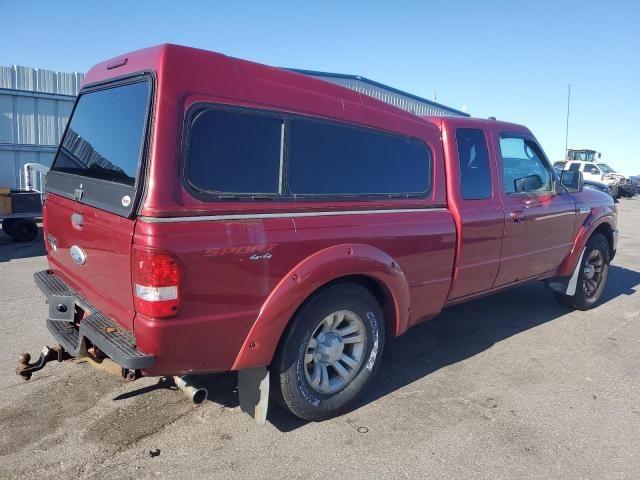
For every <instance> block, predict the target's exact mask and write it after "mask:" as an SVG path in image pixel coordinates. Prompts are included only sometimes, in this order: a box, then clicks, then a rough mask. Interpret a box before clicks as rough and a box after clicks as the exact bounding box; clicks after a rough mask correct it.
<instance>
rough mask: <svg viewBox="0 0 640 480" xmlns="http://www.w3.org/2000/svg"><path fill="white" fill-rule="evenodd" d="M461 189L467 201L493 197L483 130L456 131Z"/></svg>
mask: <svg viewBox="0 0 640 480" xmlns="http://www.w3.org/2000/svg"><path fill="white" fill-rule="evenodd" d="M456 144H457V147H458V162H459V165H460V188H461V190H462V198H463V199H465V200H480V199H483V198H490V197H491V186H492V182H491V168H490V165H489V151H488V149H487V141H486V139H485V136H484V132H483V131H482V130H478V129H476V128H459V129H457V130H456Z"/></svg>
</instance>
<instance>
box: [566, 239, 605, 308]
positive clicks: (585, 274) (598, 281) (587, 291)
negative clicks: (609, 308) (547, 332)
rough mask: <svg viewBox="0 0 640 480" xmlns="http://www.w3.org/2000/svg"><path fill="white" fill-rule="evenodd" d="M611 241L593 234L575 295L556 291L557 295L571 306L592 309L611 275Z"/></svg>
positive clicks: (583, 258) (583, 257)
mask: <svg viewBox="0 0 640 480" xmlns="http://www.w3.org/2000/svg"><path fill="white" fill-rule="evenodd" d="M610 261H611V255H610V253H609V242H608V241H607V239H606V237H605V236H604V235H602V234H600V233H596V234H595V235H592V236H591V238H589V240H588V241H587V245H586V247H585V251H584V255H583V256H582V262H581V263H580V270H579V274H578V281H577V285H576V292H575V294H574V295H572V296H569V295H563V294H561V293H558V292H554V295H555V297H556V298H557V299H558V301H560V303H562V304H563V305H566V306H567V307H569V308H576V309H578V310H590V309H592V308H593V307H595V306H596V305H597V304H598V302H599V301H600V299H601V298H602V293H603V292H604V289H605V287H606V284H607V278H608V276H609V262H610Z"/></svg>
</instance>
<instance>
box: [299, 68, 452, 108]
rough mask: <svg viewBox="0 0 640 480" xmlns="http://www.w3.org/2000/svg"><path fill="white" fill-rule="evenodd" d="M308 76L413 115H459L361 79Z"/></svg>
mask: <svg viewBox="0 0 640 480" xmlns="http://www.w3.org/2000/svg"><path fill="white" fill-rule="evenodd" d="M310 76H312V77H314V78H317V79H319V80H324V81H325V82H330V83H335V84H337V85H340V86H342V87H346V88H350V89H351V90H355V91H356V92H359V93H362V94H363V95H368V96H370V97H373V98H376V99H378V100H381V101H383V102H385V103H388V104H390V105H393V106H394V107H398V108H401V109H402V110H406V111H407V112H411V113H413V114H414V115H434V116H445V117H447V116H449V117H459V116H461V115H460V114H458V113H456V112H455V111H453V110H449V109H446V108H441V107H439V106H437V105H433V104H431V103H428V102H422V101H420V100H417V99H414V98H411V97H407V96H405V95H401V94H399V93H396V92H392V91H389V90H386V89H384V88H381V87H378V86H376V85H372V84H370V83H367V82H364V81H362V80H357V79H354V78H341V77H331V76H329V75H310Z"/></svg>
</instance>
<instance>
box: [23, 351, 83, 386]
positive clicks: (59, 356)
mask: <svg viewBox="0 0 640 480" xmlns="http://www.w3.org/2000/svg"><path fill="white" fill-rule="evenodd" d="M69 358H71V355H69V354H68V353H67V352H65V350H64V348H62V346H61V345H57V346H55V347H44V348H43V349H42V352H40V358H38V360H37V361H36V362H34V363H29V362H30V361H31V355H29V354H28V353H23V354H22V355H20V357H19V358H18V368H16V373H17V374H18V375H20V376H21V377H22V378H24V379H25V380H29V379H30V378H31V375H32V374H33V372H37V371H38V370H42V368H44V366H45V365H46V364H47V362H50V361H52V360H57V361H58V362H63V361H65V360H68V359H69Z"/></svg>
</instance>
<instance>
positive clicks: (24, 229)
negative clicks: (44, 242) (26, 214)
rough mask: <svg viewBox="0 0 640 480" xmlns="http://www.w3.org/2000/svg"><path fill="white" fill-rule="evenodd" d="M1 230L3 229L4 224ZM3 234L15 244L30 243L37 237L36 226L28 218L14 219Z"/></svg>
mask: <svg viewBox="0 0 640 480" xmlns="http://www.w3.org/2000/svg"><path fill="white" fill-rule="evenodd" d="M5 222H6V220H5ZM2 228H3V230H4V228H5V227H4V222H2ZM5 232H6V233H7V234H8V235H9V236H10V237H12V238H13V239H14V240H15V241H16V242H31V241H32V240H34V239H35V238H36V236H37V235H38V224H37V223H36V222H34V221H33V220H31V219H30V218H15V219H12V221H11V223H9V226H7V227H6V230H5Z"/></svg>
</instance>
